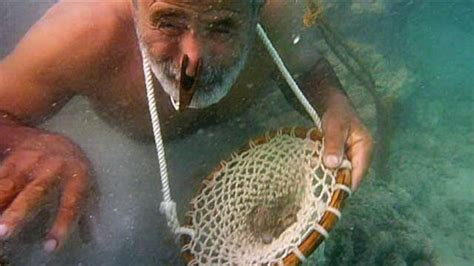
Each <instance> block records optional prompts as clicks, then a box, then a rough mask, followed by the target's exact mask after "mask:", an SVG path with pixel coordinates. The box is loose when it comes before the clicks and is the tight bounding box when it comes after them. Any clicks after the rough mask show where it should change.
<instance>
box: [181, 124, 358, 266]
mask: <svg viewBox="0 0 474 266" xmlns="http://www.w3.org/2000/svg"><path fill="white" fill-rule="evenodd" d="M308 134H309V136H308ZM278 135H293V136H295V137H298V138H301V139H305V138H307V137H310V138H311V140H313V141H322V139H323V135H322V133H321V132H320V131H319V130H317V129H314V128H312V129H309V128H303V127H295V128H283V129H281V130H278V131H271V132H269V133H268V134H266V135H263V136H259V137H256V138H255V139H253V140H252V141H250V142H249V143H247V144H246V145H244V146H243V147H242V148H241V149H239V150H238V152H237V153H242V152H245V151H247V150H249V149H251V148H253V147H254V146H258V145H261V144H265V143H267V142H268V141H269V140H270V139H272V138H274V137H275V136H278ZM250 143H252V144H250ZM230 159H231V158H228V159H226V160H224V161H223V162H227V161H229V160H230ZM222 167H223V164H222V163H220V164H219V165H218V166H217V167H216V168H215V169H214V170H213V171H212V172H211V174H209V175H208V176H207V177H206V179H205V180H208V181H210V180H212V179H213V177H214V173H216V172H218V171H220V170H221V169H222ZM204 183H206V182H204ZM204 183H203V184H202V185H201V188H200V189H199V192H198V194H197V195H199V194H200V193H201V192H202V190H203V189H204V188H205V186H206V185H205V184H204ZM336 184H341V185H344V186H347V187H349V188H350V187H351V171H350V170H349V169H342V168H341V169H339V171H338V173H337V177H336ZM348 197H349V193H347V191H345V190H342V189H337V190H335V191H334V192H333V194H332V197H331V201H330V202H329V207H332V208H334V209H337V210H340V209H342V207H343V206H344V202H345V200H346V199H347V198H348ZM193 208H194V207H193V206H192V205H191V210H193ZM338 219H339V218H338V217H337V216H336V215H335V214H334V213H333V212H330V211H325V212H324V214H323V216H322V218H321V220H320V221H319V225H320V226H322V227H323V228H324V229H325V230H326V231H327V232H330V231H331V230H332V229H333V228H334V226H335V225H336V223H337V221H338ZM185 226H186V227H192V226H193V224H192V218H191V217H188V219H187V220H186V225H185ZM182 241H183V246H184V245H186V244H187V243H189V242H190V241H191V239H190V238H189V236H182ZM323 241H324V236H323V235H321V234H320V233H319V232H318V231H315V230H313V231H312V232H311V233H310V234H309V235H308V236H307V237H306V239H305V240H304V241H303V242H302V243H301V244H300V245H299V246H298V249H299V250H300V251H301V252H302V254H303V255H304V256H305V257H308V256H309V255H311V253H313V252H314V250H316V248H317V247H318V246H319V245H320V244H321V243H322V242H323ZM182 255H183V259H184V261H185V262H186V264H188V263H189V262H190V261H192V260H193V259H194V256H193V255H192V254H191V252H190V251H189V250H187V251H184V252H183V253H182ZM301 262H302V261H301V260H300V259H299V258H298V256H296V254H294V253H293V252H292V253H290V254H288V255H287V256H286V257H285V258H284V259H283V263H284V265H288V266H290V265H299V264H300V263H301Z"/></svg>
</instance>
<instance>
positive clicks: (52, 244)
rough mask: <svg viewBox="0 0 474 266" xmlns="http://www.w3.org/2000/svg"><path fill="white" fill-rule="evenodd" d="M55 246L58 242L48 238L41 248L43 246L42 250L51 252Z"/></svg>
mask: <svg viewBox="0 0 474 266" xmlns="http://www.w3.org/2000/svg"><path fill="white" fill-rule="evenodd" d="M57 246H58V242H57V241H56V240H54V239H50V240H47V241H46V242H44V245H43V248H44V251H46V252H48V253H51V252H53V251H54V250H55V249H56V247H57Z"/></svg>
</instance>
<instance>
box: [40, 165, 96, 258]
mask: <svg viewBox="0 0 474 266" xmlns="http://www.w3.org/2000/svg"><path fill="white" fill-rule="evenodd" d="M74 168H75V169H74V171H73V172H71V174H70V175H71V176H70V177H69V178H68V179H67V180H66V182H65V184H64V188H63V194H62V197H61V202H60V206H59V210H58V214H57V216H56V220H55V221H54V224H53V227H52V228H51V231H50V232H49V234H48V236H47V240H46V241H45V243H44V246H43V247H44V250H45V251H47V252H52V251H54V250H56V249H57V248H58V247H60V246H62V244H63V243H64V241H65V240H66V238H67V236H68V233H69V232H70V231H71V227H72V226H73V224H74V223H75V221H76V218H77V217H78V214H79V207H80V205H81V203H82V201H83V199H84V197H85V193H86V191H87V179H88V173H87V168H86V167H81V166H80V165H79V166H77V165H76V166H75V167H74Z"/></svg>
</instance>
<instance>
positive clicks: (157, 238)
mask: <svg viewBox="0 0 474 266" xmlns="http://www.w3.org/2000/svg"><path fill="white" fill-rule="evenodd" d="M53 2H54V1H30V2H26V1H24V2H16V1H11V2H8V1H7V2H2V3H0V14H1V17H2V19H3V20H4V22H5V23H2V24H0V37H1V38H0V44H1V45H0V55H1V56H5V55H6V54H8V52H9V51H11V49H12V48H13V46H14V45H15V43H16V42H17V41H18V38H20V37H21V36H22V35H23V34H24V32H25V31H26V30H27V29H28V27H29V26H31V25H32V23H34V21H35V20H36V19H38V18H39V17H40V16H41V14H42V13H43V12H45V10H46V9H47V8H48V7H49V6H50V5H51V4H52V3H53ZM325 3H326V6H327V9H326V11H325V12H326V15H327V19H328V21H329V22H330V23H331V25H332V27H333V28H334V29H337V31H338V32H339V34H340V36H342V37H343V39H344V40H345V42H347V43H348V44H349V46H350V47H351V48H352V49H353V50H354V51H355V53H356V54H357V55H358V56H359V57H360V58H361V60H362V61H363V62H364V64H365V65H366V66H367V69H368V70H369V71H370V72H371V73H372V75H373V77H374V79H375V80H376V83H377V85H378V87H377V90H378V96H379V97H380V99H379V100H380V101H382V102H383V103H385V104H386V105H385V106H386V107H387V110H386V112H385V113H384V116H383V117H382V118H381V120H382V121H384V122H385V123H383V124H382V125H384V126H386V127H387V128H384V130H381V129H380V128H378V126H380V125H381V124H377V122H376V121H377V119H376V116H377V113H376V111H375V108H374V103H373V100H372V99H371V98H370V96H368V94H367V91H366V89H365V88H364V87H363V86H362V85H361V84H360V83H359V82H358V81H357V80H356V79H355V78H354V77H353V76H351V73H349V72H348V71H347V69H346V68H345V67H344V65H343V64H342V63H341V62H340V61H338V59H337V57H336V56H335V55H334V54H333V53H331V50H330V48H329V47H328V46H327V45H326V44H325V43H324V41H323V40H322V38H321V36H319V35H317V36H316V37H318V39H315V40H314V41H315V46H317V49H320V50H321V51H322V52H323V53H325V55H326V57H327V58H328V59H329V60H330V62H331V63H332V64H333V66H334V67H335V69H336V72H337V74H338V76H339V78H340V79H341V81H342V83H343V85H344V87H345V89H346V90H347V92H348V94H349V96H350V97H351V99H352V101H353V102H354V105H355V107H356V108H357V110H358V112H359V114H360V116H361V117H362V119H363V120H364V121H365V122H366V124H367V125H368V127H369V128H370V129H371V130H372V132H374V134H376V133H377V132H381V131H382V132H385V134H386V135H384V136H381V138H380V141H384V143H385V145H386V146H384V147H385V148H386V150H385V151H384V152H382V153H380V154H381V155H383V156H380V157H377V158H375V160H376V161H375V162H374V168H373V169H371V171H370V173H369V175H368V176H367V177H366V179H365V182H364V183H363V185H362V186H361V188H360V190H359V191H358V192H357V193H356V194H355V195H353V197H352V198H351V199H350V201H349V203H348V204H347V205H346V207H345V209H344V211H343V219H342V220H341V221H340V222H339V223H338V225H337V226H336V228H335V229H334V231H333V232H331V237H330V238H329V239H328V240H326V241H325V246H324V251H323V254H322V255H320V256H319V258H316V257H312V258H310V261H309V262H308V263H307V264H308V265H312V264H313V263H314V261H316V260H317V261H319V262H320V263H321V264H323V265H418V266H419V265H474V198H473V197H472V195H474V179H473V175H474V128H473V127H474V115H473V111H474V75H473V73H474V2H473V1H469V0H466V1H416V0H397V1H390V0H385V1H383V0H374V1H349V0H348V1H325ZM341 18H344V19H341ZM295 49H297V46H295ZM266 86H268V87H269V88H272V87H275V86H277V85H276V83H275V82H273V81H268V83H267V84H266ZM262 97H264V98H263V101H262V102H264V103H266V104H267V105H265V106H263V105H255V106H253V107H251V108H250V109H249V110H248V111H247V112H246V113H245V114H243V115H242V116H241V117H238V118H236V119H234V120H231V121H229V122H225V123H222V124H218V125H214V126H210V127H206V128H203V129H201V130H199V131H197V132H196V133H195V134H193V135H190V136H187V137H186V138H184V139H177V140H173V141H170V142H168V143H166V149H167V157H168V158H167V159H168V162H169V169H170V176H171V177H172V178H171V186H172V191H174V193H175V194H176V195H177V196H176V197H177V198H178V212H179V213H180V214H182V213H184V212H185V211H186V208H187V206H188V205H187V202H189V200H190V198H191V197H192V196H193V195H194V192H193V191H192V189H195V188H197V187H198V186H199V181H200V180H199V179H196V178H194V177H196V176H202V177H204V176H205V175H206V174H207V173H208V172H209V171H210V170H211V169H212V168H213V167H214V165H215V164H216V163H217V162H218V161H219V160H220V159H222V158H224V157H226V156H227V154H229V153H230V152H231V151H234V150H235V149H236V148H238V147H239V146H240V145H241V144H242V143H244V142H245V141H246V140H247V139H248V138H250V137H251V136H255V135H256V134H260V133H261V132H264V131H265V130H268V129H272V128H276V127H282V126H290V125H301V124H305V125H307V124H308V121H306V120H305V119H304V118H303V117H301V116H300V115H299V114H298V113H297V112H295V111H294V110H293V109H292V108H291V107H290V106H289V105H288V104H286V102H285V100H284V98H283V97H282V95H281V94H280V93H279V92H278V91H277V90H275V91H274V92H273V91H272V92H271V93H268V94H267V95H265V96H262ZM84 110H85V111H84ZM42 127H44V128H46V129H48V130H52V131H55V132H59V133H62V134H64V135H66V136H68V137H70V138H71V139H73V140H74V141H75V142H76V143H78V144H79V145H80V146H81V147H82V148H83V150H84V151H85V152H86V154H87V156H88V157H89V159H90V160H91V161H92V163H93V166H94V170H95V172H96V176H97V185H96V186H97V191H98V194H100V197H98V199H97V201H95V202H94V201H93V200H92V201H91V204H90V206H94V207H90V209H89V210H88V212H87V216H88V218H87V219H86V220H87V223H88V224H90V226H89V227H88V228H89V229H88V231H87V232H88V233H78V232H75V233H73V234H72V236H71V239H70V240H69V242H68V244H67V245H66V246H65V247H64V249H63V250H62V251H61V252H59V253H58V254H55V255H54V256H47V255H45V254H44V253H43V252H42V251H41V249H40V248H41V242H39V241H38V238H39V236H41V235H42V234H43V232H44V230H45V225H33V226H31V228H28V230H27V232H26V233H24V234H21V235H20V236H19V237H17V238H15V239H13V240H10V241H7V242H6V243H4V244H3V246H2V248H3V249H4V251H2V252H3V253H4V254H5V255H6V257H7V259H8V260H9V261H11V262H12V263H13V265H38V264H46V265H130V264H133V265H156V264H158V265H180V263H181V258H180V256H179V246H178V245H176V244H175V242H174V239H173V236H172V235H171V233H170V232H169V230H168V229H167V227H166V225H165V219H164V217H163V216H162V215H161V214H160V212H159V210H158V209H159V202H160V200H161V195H160V193H159V190H160V185H159V177H158V174H157V173H158V166H157V163H156V159H155V152H154V147H153V145H150V144H145V143H140V142H136V141H134V140H132V139H129V138H127V137H126V136H124V135H123V134H122V133H121V132H119V131H117V130H116V128H113V127H111V126H110V125H108V124H106V123H105V122H103V121H102V120H101V119H100V118H99V117H98V116H97V115H96V114H95V113H94V111H93V110H92V108H91V106H90V105H89V103H88V102H87V101H86V100H85V99H83V98H75V99H73V100H72V101H71V102H70V103H69V104H68V105H67V106H66V107H65V108H64V109H63V110H62V111H61V112H60V113H59V114H57V115H56V116H54V117H53V118H51V119H50V120H49V121H47V122H46V123H45V124H44V125H42ZM235 128H238V129H239V130H238V131H236V130H235ZM376 145H380V143H376ZM183 162H184V163H183ZM376 163H381V164H383V165H385V166H386V168H384V169H385V170H383V171H382V170H380V169H376V167H375V165H377V164H376ZM43 216H44V218H41V219H42V221H44V223H45V224H47V223H48V222H49V221H48V219H47V215H43ZM84 235H86V236H87V235H88V236H89V237H84ZM321 256H323V257H324V258H322V259H321Z"/></svg>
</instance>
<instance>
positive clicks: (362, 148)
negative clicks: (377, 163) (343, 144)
mask: <svg viewBox="0 0 474 266" xmlns="http://www.w3.org/2000/svg"><path fill="white" fill-rule="evenodd" d="M348 142H349V143H350V145H349V149H348V151H347V156H348V157H349V160H350V161H351V163H352V191H356V190H357V189H358V188H359V185H360V183H361V182H362V178H363V177H364V175H365V174H366V173H367V170H368V168H369V165H370V161H371V159H372V148H373V141H372V137H371V136H370V134H368V133H366V132H365V131H364V132H362V133H360V134H354V137H351V138H350V139H349V140H348Z"/></svg>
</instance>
